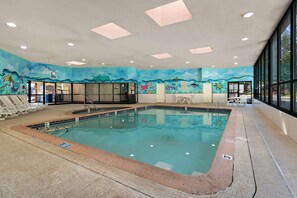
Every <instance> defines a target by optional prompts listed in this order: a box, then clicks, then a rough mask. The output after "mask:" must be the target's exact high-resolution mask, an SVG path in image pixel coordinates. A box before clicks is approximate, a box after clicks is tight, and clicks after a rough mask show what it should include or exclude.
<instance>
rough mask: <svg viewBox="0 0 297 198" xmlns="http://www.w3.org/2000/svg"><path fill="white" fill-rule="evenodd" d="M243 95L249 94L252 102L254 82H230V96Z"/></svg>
mask: <svg viewBox="0 0 297 198" xmlns="http://www.w3.org/2000/svg"><path fill="white" fill-rule="evenodd" d="M241 95H245V96H247V103H248V104H251V103H252V82H251V81H240V82H239V81H238V82H228V98H232V97H240V96H241Z"/></svg>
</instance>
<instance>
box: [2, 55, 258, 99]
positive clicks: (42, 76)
mask: <svg viewBox="0 0 297 198" xmlns="http://www.w3.org/2000/svg"><path fill="white" fill-rule="evenodd" d="M27 80H31V81H43V82H68V83H70V82H72V83H114V82H131V83H137V84H138V93H139V94H156V85H157V84H158V83H165V88H166V94H201V93H203V83H206V82H207V83H212V85H213V93H227V83H228V82H231V81H253V67H252V66H248V67H239V68H190V69H162V70H139V69H136V68H135V67H113V66H108V67H107V66H106V67H67V66H57V65H51V64H43V63H35V62H29V61H27V60H25V59H22V58H20V57H18V56H15V55H13V54H11V53H9V52H6V51H3V50H0V94H25V93H26V92H27V88H26V84H27Z"/></svg>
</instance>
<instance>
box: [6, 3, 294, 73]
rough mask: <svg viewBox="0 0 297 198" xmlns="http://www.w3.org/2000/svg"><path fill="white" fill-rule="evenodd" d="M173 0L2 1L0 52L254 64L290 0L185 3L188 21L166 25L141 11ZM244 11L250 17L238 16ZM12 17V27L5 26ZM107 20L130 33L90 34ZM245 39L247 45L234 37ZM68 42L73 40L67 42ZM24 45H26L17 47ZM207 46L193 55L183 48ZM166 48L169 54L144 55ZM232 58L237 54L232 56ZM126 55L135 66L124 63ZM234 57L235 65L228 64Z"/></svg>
mask: <svg viewBox="0 0 297 198" xmlns="http://www.w3.org/2000/svg"><path fill="white" fill-rule="evenodd" d="M173 1H175V0H137V1H132V0H42V1H41V0H1V1H0V49H3V50H6V51H9V52H11V53H13V54H16V55H18V56H20V57H23V58H25V59H27V60H30V61H32V62H41V63H49V64H56V65H66V62H68V61H81V59H82V58H85V59H87V61H86V63H87V64H86V65H88V66H101V65H100V63H101V62H104V63H106V65H110V66H136V67H137V68H141V69H150V67H149V66H150V65H154V66H155V67H154V68H157V69H159V68H160V69H163V68H190V67H210V66H212V65H215V66H216V67H219V68H220V67H234V66H236V67H237V66H248V65H253V64H254V62H255V61H256V59H257V58H258V56H259V53H260V52H261V51H262V49H263V47H264V46H265V44H266V42H267V39H269V37H270V35H271V34H272V32H273V30H274V29H275V27H276V25H277V23H278V22H279V20H280V18H281V17H282V15H283V13H284V12H285V10H286V9H287V7H288V6H289V4H290V3H291V0H184V2H185V4H186V5H187V7H188V9H189V10H190V12H191V14H192V17H193V19H192V20H189V21H185V22H181V23H177V24H173V25H169V26H165V27H160V26H159V25H157V24H156V23H155V22H154V21H153V20H152V19H151V18H150V17H148V16H147V15H146V14H145V11H146V10H149V9H152V8H155V7H157V6H161V5H164V4H167V3H170V2H173ZM247 11H253V12H254V13H255V14H254V16H253V17H251V18H249V19H244V18H242V17H241V15H242V14H244V13H245V12H247ZM6 22H14V23H16V24H17V28H9V27H8V26H6V25H5V23H6ZM109 22H113V23H116V24H117V25H119V26H121V27H123V28H125V29H126V30H127V31H129V32H131V33H132V35H130V36H127V37H123V38H119V39H115V40H109V39H107V38H105V37H103V36H100V35H99V34H96V33H94V32H91V31H90V30H91V29H92V28H95V27H98V26H101V25H104V24H106V23H109ZM243 37H248V38H249V40H248V41H246V42H243V41H241V38H243ZM68 42H72V43H74V44H75V46H74V47H69V46H67V43H68ZM20 45H27V46H28V49H27V50H22V49H20V47H19V46H20ZM207 46H211V47H213V50H214V52H213V53H207V54H199V55H193V54H191V53H190V52H189V49H192V48H198V47H207ZM160 53H169V54H171V55H172V56H173V58H170V59H163V60H158V59H156V58H153V57H152V56H151V55H153V54H160ZM233 56H238V57H239V58H238V59H236V60H235V59H233ZM130 60H133V61H134V63H130ZM186 61H189V62H190V64H185V62H186ZM235 62H238V65H234V63H235Z"/></svg>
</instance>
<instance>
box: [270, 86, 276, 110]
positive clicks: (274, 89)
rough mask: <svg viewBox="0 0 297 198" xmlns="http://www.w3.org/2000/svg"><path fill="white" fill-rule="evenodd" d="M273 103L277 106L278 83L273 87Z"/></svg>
mask: <svg viewBox="0 0 297 198" xmlns="http://www.w3.org/2000/svg"><path fill="white" fill-rule="evenodd" d="M271 104H273V105H275V106H277V85H273V86H272V87H271Z"/></svg>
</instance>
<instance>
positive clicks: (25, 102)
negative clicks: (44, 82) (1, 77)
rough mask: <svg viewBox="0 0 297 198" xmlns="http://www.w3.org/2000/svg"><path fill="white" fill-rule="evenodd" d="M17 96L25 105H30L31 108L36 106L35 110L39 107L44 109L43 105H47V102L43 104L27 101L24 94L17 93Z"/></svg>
mask: <svg viewBox="0 0 297 198" xmlns="http://www.w3.org/2000/svg"><path fill="white" fill-rule="evenodd" d="M18 97H19V99H20V100H21V101H22V102H23V103H24V104H26V105H27V106H30V107H32V108H36V110H41V109H44V108H45V107H47V104H45V105H44V104H41V103H29V102H28V100H27V96H26V95H18Z"/></svg>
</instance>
